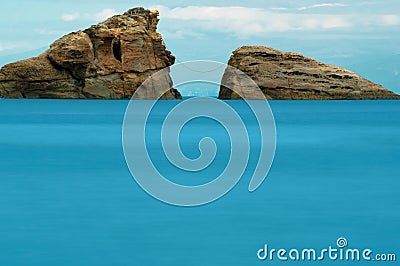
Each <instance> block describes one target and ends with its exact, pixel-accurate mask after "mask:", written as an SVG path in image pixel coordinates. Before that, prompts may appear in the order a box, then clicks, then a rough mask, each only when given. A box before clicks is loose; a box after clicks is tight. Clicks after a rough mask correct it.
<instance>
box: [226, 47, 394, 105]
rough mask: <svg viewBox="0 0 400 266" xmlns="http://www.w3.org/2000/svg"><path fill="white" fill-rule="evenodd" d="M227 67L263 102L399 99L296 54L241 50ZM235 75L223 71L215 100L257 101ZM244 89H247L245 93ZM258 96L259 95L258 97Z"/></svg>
mask: <svg viewBox="0 0 400 266" xmlns="http://www.w3.org/2000/svg"><path fill="white" fill-rule="evenodd" d="M228 65H230V66H232V67H234V68H237V69H239V70H241V71H243V72H244V73H245V74H247V75H248V76H250V78H252V79H253V80H254V82H255V83H256V84H257V85H258V86H259V88H260V89H261V90H262V92H263V94H264V96H265V97H266V98H267V99H285V100H286V99H304V100H307V99H315V100H317V99H318V100H319V99H321V100H330V99H399V98H400V96H399V95H397V94H395V93H393V92H391V91H389V90H387V89H385V88H384V87H382V86H381V85H378V84H375V83H372V82H371V81H368V80H366V79H364V78H362V77H360V76H359V75H357V74H355V73H354V72H352V71H350V70H347V69H344V68H341V67H338V66H333V65H328V64H323V63H320V62H317V61H315V60H313V59H310V58H307V57H305V56H303V55H301V54H298V53H287V52H281V51H278V50H275V49H272V48H270V47H264V46H244V47H241V48H239V49H237V50H235V51H234V52H233V55H232V56H231V58H230V60H229V63H228ZM242 80H243V78H241V77H240V74H238V72H237V71H234V70H231V69H230V68H227V70H226V71H225V73H224V76H223V82H222V83H223V84H227V85H229V87H231V88H232V89H233V90H234V91H238V92H239V94H238V93H236V92H233V91H232V90H230V89H228V88H226V87H224V86H221V89H220V92H219V98H221V99H236V98H240V96H239V95H240V94H241V95H242V96H243V95H244V96H243V97H244V98H259V95H257V93H255V92H254V87H253V92H254V93H252V92H251V90H250V91H249V89H248V88H251V86H250V87H249V86H246V85H245V84H241V83H242ZM246 88H247V89H246ZM261 96H262V95H261Z"/></svg>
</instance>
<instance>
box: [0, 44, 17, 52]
mask: <svg viewBox="0 0 400 266" xmlns="http://www.w3.org/2000/svg"><path fill="white" fill-rule="evenodd" d="M17 47H18V46H17V45H15V44H1V43H0V52H2V51H6V50H14V49H16V48H17Z"/></svg>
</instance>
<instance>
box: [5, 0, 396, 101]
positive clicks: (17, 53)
mask: <svg viewBox="0 0 400 266" xmlns="http://www.w3.org/2000/svg"><path fill="white" fill-rule="evenodd" d="M138 6H143V7H145V8H150V9H157V10H159V11H160V22H159V27H158V30H159V32H160V33H161V34H162V35H163V38H164V41H165V43H166V45H167V48H168V49H169V50H170V51H172V53H173V54H174V55H175V56H176V58H177V62H184V61H188V60H214V61H219V62H225V63H226V62H227V61H228V59H229V57H230V55H231V53H232V51H234V50H235V49H237V48H239V47H240V46H243V45H266V46H271V47H273V48H275V49H279V50H282V51H293V52H299V53H302V54H304V55H305V56H308V57H311V58H314V59H316V60H319V61H322V62H324V63H329V64H335V65H339V66H342V67H346V68H349V69H350V70H353V71H355V72H356V73H358V74H360V75H362V76H363V77H365V78H367V79H369V80H371V81H373V82H376V83H379V84H382V85H383V86H385V87H386V88H388V89H390V90H393V91H395V92H397V93H400V1H398V0H380V1H378V0H361V1H348V0H347V1H346V0H332V1H329V0H326V1H312V0H305V1H302V0H298V1H293V0H291V1H289V0H283V1H271V0H253V1H252V0H249V1H243V0H241V1H238V0H219V1H217V0H212V1H211V0H203V1H201V0H199V1H190V0H186V1H183V0H179V1H174V0H170V1H162V0H160V1H153V0H147V1H134V0H80V1H76V0H69V1H54V0H44V1H40V0H37V1H31V0H30V1H28V0H14V1H7V2H5V3H2V8H1V10H0V36H1V37H0V66H1V65H4V64H6V63H10V62H13V61H16V60H20V59H25V58H28V57H31V56H35V55H38V54H40V53H41V52H43V51H44V50H46V49H47V48H48V47H49V45H50V44H51V43H52V42H53V41H55V40H57V39H58V38H60V37H61V36H63V35H64V34H66V33H69V32H72V31H76V30H80V29H85V28H88V27H90V26H91V25H92V24H96V23H98V22H100V21H102V20H104V19H106V18H107V17H109V16H112V15H114V14H119V13H123V12H124V11H126V10H128V9H130V8H133V7H138ZM210 93H211V94H212V93H213V92H212V91H211V92H210ZM214 93H215V92H214Z"/></svg>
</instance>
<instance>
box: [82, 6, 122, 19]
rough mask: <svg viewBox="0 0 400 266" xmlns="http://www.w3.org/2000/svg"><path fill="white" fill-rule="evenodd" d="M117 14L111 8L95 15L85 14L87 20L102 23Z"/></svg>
mask: <svg viewBox="0 0 400 266" xmlns="http://www.w3.org/2000/svg"><path fill="white" fill-rule="evenodd" d="M117 14H118V12H117V11H116V10H115V9H113V8H107V9H103V10H102V11H100V12H98V13H96V14H85V16H87V17H88V18H89V19H92V20H94V21H103V20H106V19H108V18H110V17H112V16H114V15H117Z"/></svg>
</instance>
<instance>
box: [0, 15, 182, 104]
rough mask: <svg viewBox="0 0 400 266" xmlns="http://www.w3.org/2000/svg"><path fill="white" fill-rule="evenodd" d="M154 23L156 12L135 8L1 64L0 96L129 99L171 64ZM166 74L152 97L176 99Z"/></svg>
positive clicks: (175, 92)
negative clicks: (29, 55) (35, 53)
mask: <svg viewBox="0 0 400 266" xmlns="http://www.w3.org/2000/svg"><path fill="white" fill-rule="evenodd" d="M157 23H158V11H153V10H146V9H144V8H133V9H130V10H128V11H127V12H125V13H124V14H122V15H115V16H113V17H111V18H108V19H107V20H105V21H103V22H101V23H99V24H96V25H93V26H91V27H89V28H88V29H86V30H82V31H77V32H72V33H69V34H67V35H65V36H63V37H61V38H60V39H58V40H57V41H55V42H54V43H52V44H51V45H50V48H49V49H48V50H47V51H46V52H44V53H43V54H41V55H39V56H37V57H33V58H30V59H27V60H22V61H18V62H15V63H11V64H8V65H5V66H4V67H3V68H2V69H1V70H0V97H8V98H99V99H121V98H130V97H131V96H132V95H133V93H134V92H135V91H136V89H137V88H138V86H140V85H141V84H142V83H143V82H144V81H145V80H146V79H147V78H148V77H149V76H151V75H152V74H153V73H155V72H157V71H158V70H160V69H163V68H165V67H168V66H171V65H172V64H174V62H175V57H174V56H173V55H172V54H171V52H170V51H168V50H167V49H166V47H165V44H164V42H163V40H162V36H161V35H160V34H159V33H158V32H157ZM165 73H167V72H165ZM166 75H167V76H165V77H163V79H164V80H165V82H163V84H164V87H159V88H157V90H158V91H154V93H153V95H154V97H156V96H157V95H158V94H159V92H160V91H162V90H166V91H167V93H165V94H164V95H163V98H167V99H170V98H180V94H179V92H178V91H176V90H175V89H173V88H172V81H171V78H170V76H169V74H166ZM153 89H154V88H153ZM147 95H148V97H150V98H151V96H149V95H151V94H147Z"/></svg>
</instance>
